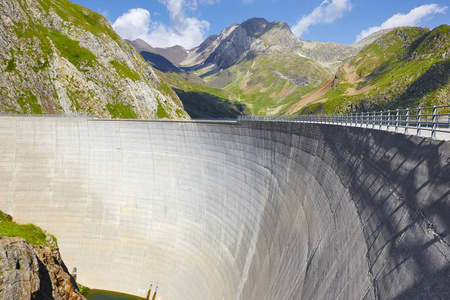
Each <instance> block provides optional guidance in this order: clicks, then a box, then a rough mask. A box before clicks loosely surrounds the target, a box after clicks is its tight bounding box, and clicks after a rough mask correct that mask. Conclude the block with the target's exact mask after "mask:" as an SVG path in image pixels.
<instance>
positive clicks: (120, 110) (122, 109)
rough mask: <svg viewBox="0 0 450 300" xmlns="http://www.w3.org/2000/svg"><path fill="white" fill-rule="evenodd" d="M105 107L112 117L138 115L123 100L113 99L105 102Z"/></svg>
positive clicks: (133, 116) (129, 117)
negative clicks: (111, 101) (110, 101)
mask: <svg viewBox="0 0 450 300" xmlns="http://www.w3.org/2000/svg"><path fill="white" fill-rule="evenodd" d="M106 109H107V110H108V111H109V113H110V114H111V117H112V118H114V119H136V118H138V115H137V114H136V113H135V112H134V110H133V109H132V108H131V107H130V105H128V104H125V103H123V102H119V101H115V102H113V103H108V104H106Z"/></svg>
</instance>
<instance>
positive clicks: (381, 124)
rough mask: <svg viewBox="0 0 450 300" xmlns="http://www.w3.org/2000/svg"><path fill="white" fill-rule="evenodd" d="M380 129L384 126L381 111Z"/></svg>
mask: <svg viewBox="0 0 450 300" xmlns="http://www.w3.org/2000/svg"><path fill="white" fill-rule="evenodd" d="M379 125H380V127H379V128H378V129H381V127H382V126H383V112H382V111H380V124H379Z"/></svg>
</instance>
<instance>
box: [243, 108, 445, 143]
mask: <svg viewBox="0 0 450 300" xmlns="http://www.w3.org/2000/svg"><path fill="white" fill-rule="evenodd" d="M240 120H242V121H278V122H280V121H281V122H304V123H320V124H336V125H345V126H354V127H366V128H372V129H380V130H388V131H395V132H404V133H408V134H416V135H424V136H430V137H432V138H442V139H450V105H442V106H436V105H434V106H433V107H418V108H406V109H395V110H385V111H372V112H360V113H351V114H333V115H325V114H323V115H280V116H248V115H244V116H238V121H240ZM437 134H440V136H439V137H438V136H437Z"/></svg>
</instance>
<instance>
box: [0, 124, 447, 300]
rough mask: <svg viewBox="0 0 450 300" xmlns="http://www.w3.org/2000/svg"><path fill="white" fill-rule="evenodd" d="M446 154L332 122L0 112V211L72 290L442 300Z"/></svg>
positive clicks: (430, 144)
mask: <svg viewBox="0 0 450 300" xmlns="http://www.w3.org/2000/svg"><path fill="white" fill-rule="evenodd" d="M449 165H450V144H449V143H448V142H441V141H436V140H430V139H426V138H422V137H416V136H406V135H402V134H395V133H392V132H384V131H378V130H370V129H364V128H355V127H352V128H350V127H347V128H346V127H342V126H336V125H320V124H304V123H287V122H286V123H274V122H245V121H243V122H238V123H222V124H221V123H214V122H211V123H208V122H202V123H195V122H155V121H153V122H152V121H119V120H118V121H111V120H103V121H102V120H92V119H83V118H37V117H1V118H0V209H1V210H3V211H5V212H6V213H9V214H11V215H13V217H14V218H15V219H16V220H19V221H21V222H32V223H35V224H37V225H38V226H41V227H42V228H44V229H46V230H48V231H49V232H51V233H52V234H54V235H55V236H56V237H57V238H58V243H59V246H60V248H61V253H62V256H63V259H64V261H65V262H66V264H67V266H68V268H69V270H71V269H72V268H73V267H77V268H78V280H79V282H80V283H82V284H84V285H87V286H90V287H93V288H97V289H108V290H115V291H120V292H125V293H131V294H136V295H141V296H144V295H146V292H147V289H148V287H149V286H150V284H151V283H153V285H155V284H158V286H159V289H158V297H159V298H160V299H162V298H163V299H166V300H167V299H197V300H198V299H217V300H222V299H409V298H416V299H425V298H426V299H439V298H440V297H441V298H442V299H444V298H445V297H447V296H448V295H449V294H450V285H449V282H450V264H449V259H450V246H449V245H450V235H449V232H450V166H449Z"/></svg>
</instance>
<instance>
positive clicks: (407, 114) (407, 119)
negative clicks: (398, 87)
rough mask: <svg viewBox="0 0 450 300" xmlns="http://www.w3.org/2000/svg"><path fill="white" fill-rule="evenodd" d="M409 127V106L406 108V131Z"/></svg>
mask: <svg viewBox="0 0 450 300" xmlns="http://www.w3.org/2000/svg"><path fill="white" fill-rule="evenodd" d="M408 127H409V108H407V109H406V126H405V133H408Z"/></svg>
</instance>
